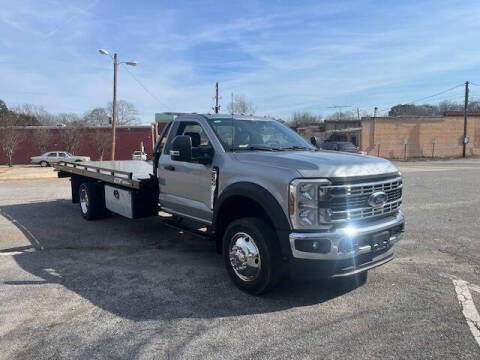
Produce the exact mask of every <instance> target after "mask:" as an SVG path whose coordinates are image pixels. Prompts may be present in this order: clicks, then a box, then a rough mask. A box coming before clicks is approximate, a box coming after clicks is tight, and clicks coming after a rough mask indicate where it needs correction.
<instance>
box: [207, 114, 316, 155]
mask: <svg viewBox="0 0 480 360" xmlns="http://www.w3.org/2000/svg"><path fill="white" fill-rule="evenodd" d="M209 123H210V125H211V126H212V128H213V130H214V131H215V133H216V134H217V136H218V138H219V139H220V141H221V143H222V145H223V147H224V149H225V150H226V151H242V150H244V151H247V150H249V151H254V150H267V151H275V150H314V148H313V147H312V146H311V145H310V144H309V143H307V142H306V141H305V140H304V139H303V138H302V137H301V136H300V135H298V134H297V133H295V132H294V131H293V130H291V129H290V128H288V127H287V126H285V125H282V124H280V123H279V122H278V121H275V120H238V119H209Z"/></svg>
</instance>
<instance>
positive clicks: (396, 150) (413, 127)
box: [362, 116, 480, 159]
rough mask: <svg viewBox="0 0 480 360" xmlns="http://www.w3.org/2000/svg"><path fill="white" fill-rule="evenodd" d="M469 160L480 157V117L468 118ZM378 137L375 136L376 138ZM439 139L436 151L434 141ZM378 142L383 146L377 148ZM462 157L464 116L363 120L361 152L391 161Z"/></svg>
mask: <svg viewBox="0 0 480 360" xmlns="http://www.w3.org/2000/svg"><path fill="white" fill-rule="evenodd" d="M467 124H468V127H467V135H468V136H469V137H470V143H469V144H467V151H466V152H467V156H476V155H480V116H468V122H467ZM374 134H375V135H374ZM434 138H436V140H437V143H436V144H435V148H434V145H433V139H434ZM378 139H381V144H380V145H378ZM405 139H407V140H408V144H407V147H406V157H407V159H408V158H421V157H427V158H431V157H432V153H433V156H434V157H436V158H437V157H438V158H448V157H460V156H462V150H463V143H462V141H463V116H438V117H418V116H415V117H379V118H378V117H377V118H376V119H375V121H374V120H373V118H363V119H362V150H363V151H366V152H368V153H369V154H371V155H377V154H378V148H379V146H380V156H382V157H386V158H390V159H403V158H404V157H405Z"/></svg>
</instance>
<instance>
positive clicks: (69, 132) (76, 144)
mask: <svg viewBox="0 0 480 360" xmlns="http://www.w3.org/2000/svg"><path fill="white" fill-rule="evenodd" d="M60 131H61V133H60V134H61V135H60V136H61V139H62V141H63V144H64V146H65V150H66V151H68V152H69V153H71V154H76V153H77V152H78V150H79V149H80V145H81V144H82V142H83V137H84V135H85V134H84V131H85V129H84V127H83V125H82V124H81V123H71V124H68V125H67V126H66V127H64V128H62V129H61V130H60Z"/></svg>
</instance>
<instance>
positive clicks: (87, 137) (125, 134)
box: [0, 124, 164, 164]
mask: <svg viewBox="0 0 480 360" xmlns="http://www.w3.org/2000/svg"><path fill="white" fill-rule="evenodd" d="M163 126H164V125H163V124H159V125H158V126H152V125H147V126H119V127H117V132H116V148H115V159H116V160H128V159H131V158H132V153H133V152H134V151H135V150H140V147H141V144H142V143H143V146H144V149H145V152H146V153H147V156H148V158H149V159H150V158H151V156H152V150H153V146H154V144H155V140H156V138H157V132H158V131H161V129H162V128H163ZM45 129H46V130H48V132H49V134H50V136H49V145H48V146H47V150H46V151H55V150H67V146H66V145H65V139H66V137H65V136H64V135H65V134H64V132H65V131H68V129H69V128H68V127H44V126H41V127H40V126H27V127H18V128H17V129H16V130H17V131H19V132H21V134H22V135H21V142H20V144H19V146H18V150H17V151H16V152H15V154H14V157H13V163H14V164H28V163H29V162H30V157H32V156H35V155H40V152H41V151H40V150H39V148H40V146H39V144H38V141H37V140H38V137H39V133H40V131H42V130H43V131H44V130H45ZM0 131H1V128H0ZM111 131H112V130H111V128H98V127H95V128H82V130H81V132H79V135H78V136H79V138H80V141H79V144H78V150H77V151H75V152H76V154H77V155H85V156H90V158H91V159H92V160H99V157H100V154H99V150H98V147H97V146H96V145H95V139H94V137H95V136H96V134H97V136H98V133H99V132H103V133H104V136H103V137H101V139H103V140H104V141H106V142H107V143H108V145H107V146H106V147H105V150H104V155H103V160H110V155H111V147H110V143H111V137H109V136H108V135H109V134H111ZM62 133H63V134H62ZM97 141H98V139H97ZM6 163H7V159H6V158H5V155H4V153H3V152H2V151H0V164H6Z"/></svg>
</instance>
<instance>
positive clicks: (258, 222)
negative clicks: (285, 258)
mask: <svg viewBox="0 0 480 360" xmlns="http://www.w3.org/2000/svg"><path fill="white" fill-rule="evenodd" d="M239 234H246V235H248V237H244V239H245V241H246V242H248V243H249V244H252V241H253V245H254V246H255V249H257V250H258V254H259V259H258V260H259V264H260V265H259V268H258V269H254V270H253V271H254V272H255V275H251V276H248V277H250V278H249V279H246V278H245V277H246V276H245V275H242V274H239V272H238V270H235V269H234V265H233V264H232V260H231V259H230V250H231V248H232V245H234V244H237V242H238V239H240V238H242V236H243V235H239ZM235 239H237V240H235ZM222 243H223V259H224V262H225V266H226V268H227V271H228V273H229V275H230V277H231V278H232V280H233V282H234V283H235V285H237V286H238V287H239V288H240V289H242V290H245V291H247V292H249V293H251V294H255V295H259V294H262V293H265V292H267V291H269V290H271V289H273V288H274V287H275V286H276V285H277V284H278V283H279V282H280V280H281V279H282V277H283V264H282V260H281V255H280V249H279V246H278V239H277V235H276V234H275V231H274V230H273V229H272V227H271V226H270V225H269V224H268V223H266V222H265V221H263V220H262V219H259V218H253V217H249V218H242V219H238V220H235V221H233V222H232V223H231V224H230V225H229V226H228V227H227V229H226V230H225V233H224V235H223V242H222ZM232 251H233V250H232ZM234 252H235V251H234ZM232 256H233V257H234V259H238V257H235V255H232ZM251 259H255V260H252V261H255V262H256V261H257V259H256V258H255V257H251ZM233 262H234V261H233ZM257 264H258V262H257ZM252 265H253V262H252ZM254 266H255V265H254ZM250 269H253V268H250ZM242 276H243V277H244V278H242Z"/></svg>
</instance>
